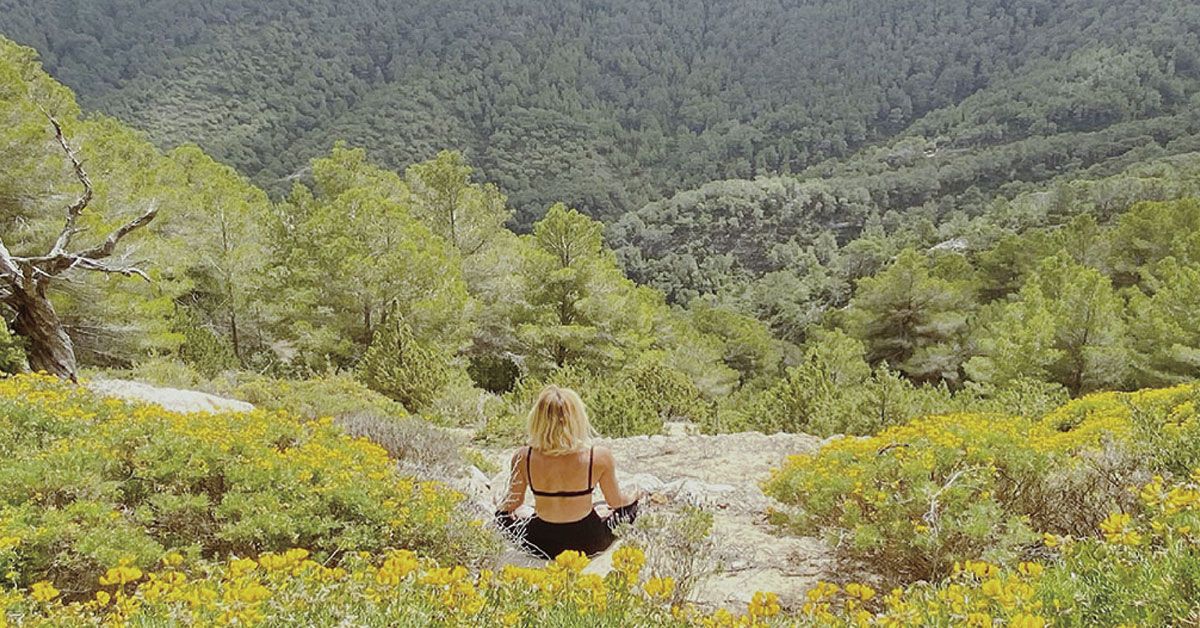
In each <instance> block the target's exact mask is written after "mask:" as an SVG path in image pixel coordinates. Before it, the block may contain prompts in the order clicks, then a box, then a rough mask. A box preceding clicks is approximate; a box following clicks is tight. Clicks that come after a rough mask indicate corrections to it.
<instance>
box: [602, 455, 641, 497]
mask: <svg viewBox="0 0 1200 628" xmlns="http://www.w3.org/2000/svg"><path fill="white" fill-rule="evenodd" d="M595 465H596V466H595V469H594V471H595V473H596V475H597V476H598V477H599V478H600V492H602V493H604V500H605V501H606V502H608V505H609V507H610V508H612V509H613V510H616V509H618V508H622V507H625V506H628V505H630V504H632V503H633V502H636V501H637V500H638V498H639V497H640V495H627V494H625V493H623V492H622V491H621V487H620V486H619V485H618V483H617V462H616V460H614V459H613V455H612V451H611V450H609V448H607V447H597V448H596V456H595Z"/></svg>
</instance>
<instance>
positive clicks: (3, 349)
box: [0, 318, 25, 374]
mask: <svg viewBox="0 0 1200 628" xmlns="http://www.w3.org/2000/svg"><path fill="white" fill-rule="evenodd" d="M23 370H25V349H24V347H23V345H22V343H21V339H20V338H18V337H16V336H14V335H13V334H12V332H10V331H9V330H8V324H7V323H5V321H4V319H3V318H0V373H10V374H14V373H20V372H21V371H23Z"/></svg>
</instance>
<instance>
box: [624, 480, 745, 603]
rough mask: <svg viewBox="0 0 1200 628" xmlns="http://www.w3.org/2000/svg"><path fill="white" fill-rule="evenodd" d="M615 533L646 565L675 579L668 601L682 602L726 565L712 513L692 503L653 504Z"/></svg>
mask: <svg viewBox="0 0 1200 628" xmlns="http://www.w3.org/2000/svg"><path fill="white" fill-rule="evenodd" d="M618 533H619V535H620V537H621V542H622V543H624V544H627V545H632V546H635V547H637V548H639V549H641V550H642V551H643V553H644V554H645V556H646V568H647V569H648V570H649V571H650V572H651V573H654V574H656V575H658V576H659V577H669V578H671V579H672V580H674V582H675V590H674V592H673V594H672V599H671V601H672V602H674V603H676V604H682V603H683V602H684V601H685V600H686V599H688V597H689V596H690V595H691V594H692V593H693V592H694V591H695V589H696V587H697V586H698V585H699V584H700V583H701V582H703V581H704V580H705V579H706V578H708V577H709V576H712V575H714V574H716V573H717V572H719V571H720V570H721V569H722V568H723V567H724V565H725V562H726V561H725V558H726V556H725V555H724V553H723V552H722V549H721V548H722V545H723V544H722V539H721V538H720V537H719V536H718V535H716V534H715V530H714V527H713V515H712V513H711V512H709V511H707V510H704V509H703V508H700V507H698V506H692V505H678V504H674V505H669V506H662V507H656V508H654V509H653V510H651V511H649V512H645V513H643V514H642V516H640V517H638V519H637V520H636V521H635V522H634V523H633V524H631V525H624V526H622V527H621V528H620V529H619V530H618Z"/></svg>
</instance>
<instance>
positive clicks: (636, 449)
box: [87, 379, 834, 608]
mask: <svg viewBox="0 0 1200 628" xmlns="http://www.w3.org/2000/svg"><path fill="white" fill-rule="evenodd" d="M87 385H88V386H89V387H90V388H91V389H92V390H94V391H96V392H97V393H99V394H102V395H108V396H113V397H119V398H122V399H129V400H137V401H144V402H150V403H157V404H159V405H162V406H164V407H166V408H168V409H170V410H174V411H177V412H220V411H245V410H250V409H252V408H253V406H251V405H250V404H247V403H245V402H241V401H236V400H232V399H225V398H221V397H216V396H213V395H208V394H205V393H200V392H196V391H190V390H177V389H172V388H160V387H155V386H149V385H147V384H142V383H139V382H131V381H125V380H106V379H97V380H92V381H90V382H88V383H87ZM688 427H689V426H687V425H685V424H669V425H668V434H666V435H659V436H635V437H631V438H618V439H605V440H602V441H600V444H603V445H606V446H608V447H610V448H611V449H612V451H613V454H614V456H615V457H616V459H617V469H618V471H619V473H620V474H621V482H622V485H623V486H624V485H626V484H628V485H632V486H637V487H639V488H642V489H645V490H646V491H648V492H649V493H650V495H651V497H650V499H648V500H647V502H646V507H647V510H645V511H644V512H653V511H654V509H656V508H670V507H671V506H672V505H678V504H683V503H687V504H693V505H699V506H702V507H704V508H706V509H707V510H708V511H709V512H712V513H713V518H714V535H715V537H716V539H717V540H718V541H719V545H720V548H721V554H722V556H721V559H722V562H723V567H722V570H721V571H720V572H719V573H717V574H715V575H713V576H710V577H708V578H707V579H706V580H705V581H703V582H702V583H701V584H700V585H699V586H698V587H697V589H696V591H695V592H694V593H693V595H692V598H693V600H694V601H696V602H698V603H701V604H704V605H706V606H740V607H742V608H744V607H745V604H746V603H747V602H748V601H749V600H750V597H751V596H752V595H753V594H754V592H755V591H774V592H776V593H778V594H779V596H780V599H781V602H783V603H784V604H785V605H787V606H797V605H799V604H800V603H802V602H801V600H802V599H803V596H804V593H805V592H806V591H807V590H808V589H809V588H810V587H812V586H813V585H814V584H815V583H816V582H817V580H819V579H822V578H828V577H829V576H830V575H831V574H830V571H831V570H832V569H833V566H834V565H833V555H832V552H831V551H830V549H829V548H828V547H827V546H826V545H825V544H824V543H823V542H822V541H820V540H819V539H815V538H804V537H795V536H788V535H781V534H777V533H776V532H775V531H774V530H773V529H772V528H771V526H769V525H768V524H767V522H766V512H767V510H768V509H769V508H770V507H771V506H772V503H773V500H772V499H771V498H769V497H767V496H766V495H764V494H763V492H762V489H760V488H759V484H760V483H761V482H762V481H763V480H765V479H766V478H767V477H768V475H769V474H770V470H771V468H772V467H776V466H779V465H780V464H781V463H782V462H783V461H784V459H785V458H786V457H787V456H788V455H791V454H797V453H809V452H814V451H816V450H817V449H818V448H819V447H820V446H821V444H822V441H821V440H820V439H818V438H816V437H813V436H808V435H804V434H774V435H771V436H766V435H763V434H760V433H757V432H746V433H740V434H720V435H700V434H692V433H689V429H688ZM464 436H465V434H464ZM485 454H486V455H487V456H488V458H489V459H490V460H491V461H492V462H494V463H495V465H496V466H497V467H498V468H506V467H507V465H508V461H509V457H510V456H511V455H512V450H499V449H497V450H489V451H486V452H485ZM506 479H507V471H505V472H502V473H499V474H497V475H496V476H495V477H490V478H489V477H487V476H486V475H484V474H483V473H482V472H480V471H479V470H478V469H474V468H473V467H472V470H471V473H470V474H469V475H468V476H467V477H465V478H459V479H455V480H452V482H453V483H454V484H455V485H456V486H457V487H458V488H459V489H461V490H463V491H464V492H466V493H467V494H468V495H469V496H470V497H471V498H472V499H473V500H474V501H475V502H476V503H477V504H478V506H479V507H480V509H481V511H486V512H491V508H492V504H494V503H495V501H496V500H497V499H498V494H499V493H501V492H503V490H504V489H505V487H506V484H505V481H506ZM597 495H599V493H598V492H597ZM597 498H598V497H597ZM532 501H533V500H532V495H530V496H528V499H527V503H532ZM502 560H503V561H505V562H514V563H533V562H534V561H532V560H531V559H529V558H526V557H524V556H523V555H521V554H520V553H519V552H517V551H516V550H512V551H510V552H508V553H507V554H506V555H505V556H504V557H503V558H502ZM610 568H611V560H610V558H609V556H608V554H605V555H602V556H599V557H597V558H596V559H595V560H594V561H593V563H592V565H591V566H589V567H588V570H589V571H592V572H596V573H606V572H607V571H608V570H609V569H610Z"/></svg>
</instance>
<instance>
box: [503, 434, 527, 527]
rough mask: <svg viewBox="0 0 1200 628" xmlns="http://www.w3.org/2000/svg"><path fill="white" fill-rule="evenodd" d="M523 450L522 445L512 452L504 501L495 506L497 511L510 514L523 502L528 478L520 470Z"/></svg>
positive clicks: (523, 455) (523, 454) (523, 456)
mask: <svg viewBox="0 0 1200 628" xmlns="http://www.w3.org/2000/svg"><path fill="white" fill-rule="evenodd" d="M525 451H526V450H525V448H524V447H522V448H521V449H518V450H517V453H515V454H513V457H512V464H511V465H510V466H509V473H508V493H507V494H505V496H504V501H502V502H500V504H499V505H498V506H497V507H496V509H497V511H498V512H502V513H505V514H511V513H512V511H514V510H516V509H517V508H520V507H521V504H524V503H525V487H526V485H527V484H528V483H529V479H528V478H526V477H525V473H524V472H523V471H522V470H521V464H522V463H523V462H524V461H525Z"/></svg>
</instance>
